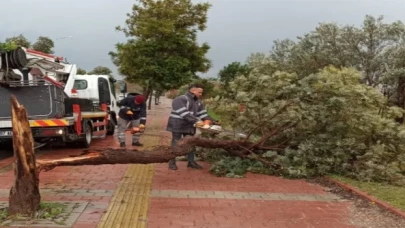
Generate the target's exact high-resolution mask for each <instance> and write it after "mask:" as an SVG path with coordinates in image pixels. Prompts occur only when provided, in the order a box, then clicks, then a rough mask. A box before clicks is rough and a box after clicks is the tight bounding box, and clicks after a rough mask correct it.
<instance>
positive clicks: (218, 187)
mask: <svg viewBox="0 0 405 228" xmlns="http://www.w3.org/2000/svg"><path fill="white" fill-rule="evenodd" d="M201 165H202V166H203V167H204V170H203V171H200V170H193V169H188V168H187V167H186V163H179V164H178V168H179V170H178V171H177V172H174V171H171V170H169V169H168V168H167V165H166V164H158V165H156V166H155V167H156V169H155V175H154V181H153V189H154V190H167V189H173V190H200V191H209V190H211V191H237V192H274V193H278V192H283V193H301V194H304V193H305V194H325V192H324V191H323V188H322V187H321V186H319V185H313V184H309V183H308V182H306V181H304V180H288V179H282V178H278V177H274V176H265V175H259V174H251V173H248V174H247V175H246V178H224V177H216V176H214V175H212V174H210V173H209V172H208V171H207V170H209V164H207V163H202V164H201Z"/></svg>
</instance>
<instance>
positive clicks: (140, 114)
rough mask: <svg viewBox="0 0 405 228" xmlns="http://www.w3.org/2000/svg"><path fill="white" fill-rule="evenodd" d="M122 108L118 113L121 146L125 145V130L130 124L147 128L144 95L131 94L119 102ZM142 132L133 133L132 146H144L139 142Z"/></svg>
mask: <svg viewBox="0 0 405 228" xmlns="http://www.w3.org/2000/svg"><path fill="white" fill-rule="evenodd" d="M117 105H118V106H119V107H120V108H121V109H120V112H119V113H118V116H119V119H118V141H119V142H120V147H125V131H126V130H127V128H128V126H129V125H131V127H133V128H134V127H139V128H140V129H141V130H143V129H145V124H146V103H145V97H144V96H142V95H136V96H129V97H126V98H124V99H122V100H120V101H118V102H117ZM139 137H140V132H135V133H134V134H133V135H132V146H143V144H141V143H140V142H139Z"/></svg>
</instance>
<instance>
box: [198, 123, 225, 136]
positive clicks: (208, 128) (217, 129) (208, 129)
mask: <svg viewBox="0 0 405 228" xmlns="http://www.w3.org/2000/svg"><path fill="white" fill-rule="evenodd" d="M195 127H197V128H198V129H199V130H200V131H201V132H204V133H209V134H219V133H221V132H222V127H221V126H220V125H217V124H212V122H211V121H210V120H206V121H204V125H203V126H201V127H198V126H196V125H195Z"/></svg>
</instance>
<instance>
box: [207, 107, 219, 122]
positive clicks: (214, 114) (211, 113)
mask: <svg viewBox="0 0 405 228" xmlns="http://www.w3.org/2000/svg"><path fill="white" fill-rule="evenodd" d="M207 113H208V115H209V116H211V117H212V118H213V119H215V120H219V116H218V115H217V114H216V113H215V112H213V111H212V109H208V110H207Z"/></svg>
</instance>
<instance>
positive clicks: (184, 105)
mask: <svg viewBox="0 0 405 228" xmlns="http://www.w3.org/2000/svg"><path fill="white" fill-rule="evenodd" d="M202 94H203V86H202V85H199V84H193V85H190V86H189V90H188V91H187V92H186V94H184V95H181V96H178V97H176V98H174V99H173V103H172V112H171V113H170V117H169V120H168V123H167V128H166V130H167V131H170V132H172V146H175V145H176V143H177V141H178V140H180V139H181V138H183V137H186V136H194V135H195V134H196V127H202V126H203V125H204V122H203V121H204V120H210V121H212V122H213V123H215V124H219V123H218V122H217V121H215V120H214V119H213V118H212V117H210V116H209V115H208V113H207V110H205V108H204V105H203V104H202V102H201V100H200V98H201V97H202ZM187 160H188V164H187V167H189V168H194V169H202V167H201V166H200V165H199V164H197V163H196V162H195V160H194V152H193V151H191V152H190V153H189V154H188V156H187ZM169 169H172V170H177V165H176V159H172V160H170V161H169Z"/></svg>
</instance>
